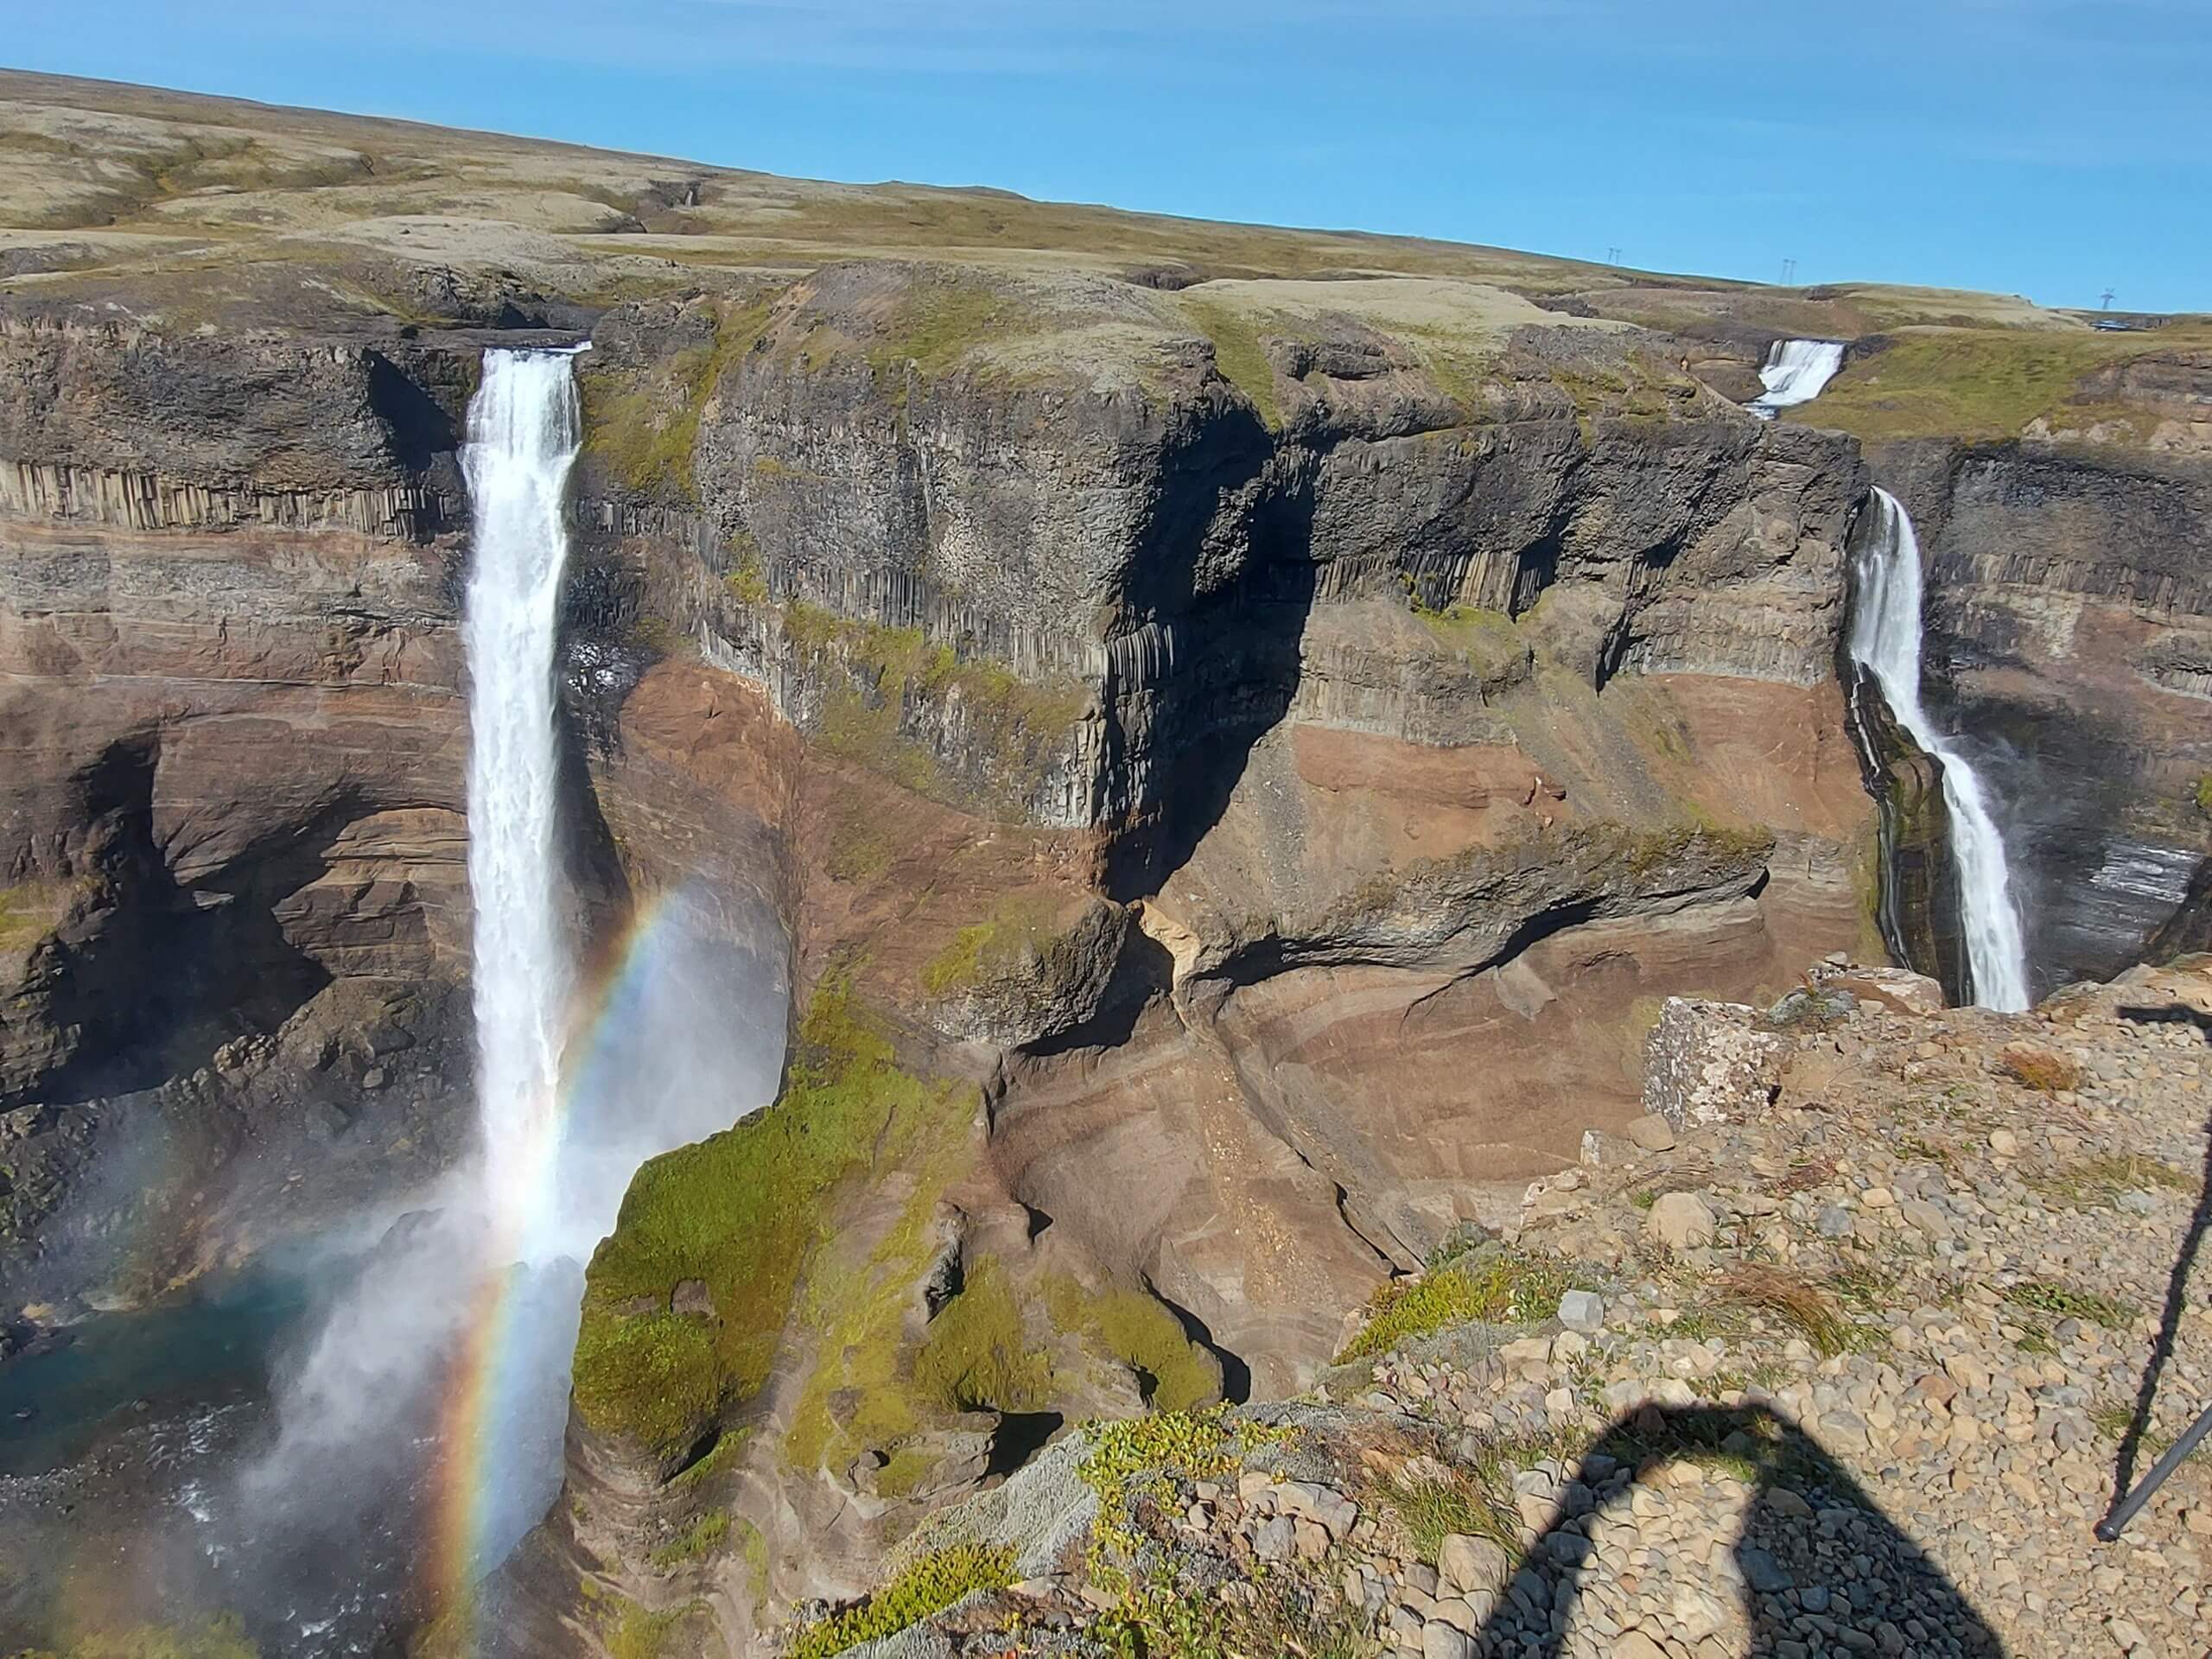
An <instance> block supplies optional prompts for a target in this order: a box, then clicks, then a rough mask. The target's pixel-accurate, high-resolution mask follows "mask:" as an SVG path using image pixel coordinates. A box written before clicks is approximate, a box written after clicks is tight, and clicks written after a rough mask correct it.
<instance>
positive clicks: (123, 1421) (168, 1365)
mask: <svg viewBox="0 0 2212 1659" xmlns="http://www.w3.org/2000/svg"><path fill="white" fill-rule="evenodd" d="M307 1309H308V1292H307V1286H306V1284H305V1282H304V1281H302V1280H300V1279H298V1278H296V1277H293V1276H291V1275H289V1274H278V1273H274V1272H267V1271H263V1272H252V1273H245V1274H236V1275H233V1276H231V1277H228V1278H226V1279H224V1280H222V1281H216V1282H210V1283H208V1284H207V1285H205V1286H203V1287H200V1288H198V1289H196V1290H195V1291H194V1292H193V1293H192V1294H188V1295H186V1296H182V1297H179V1298H176V1299H175V1300H170V1301H166V1302H159V1303H156V1304H155V1305H153V1306H149V1307H144V1308H139V1309H136V1310H133V1311H132V1312H130V1313H103V1314H99V1315H98V1316H96V1317H94V1318H92V1319H87V1320H86V1321H85V1322H84V1323H82V1324H80V1325H72V1326H70V1327H69V1329H68V1331H67V1336H68V1338H69V1340H68V1341H67V1342H66V1343H64V1344H60V1345H58V1346H55V1347H54V1348H52V1349H49V1350H48V1351H44V1352H41V1353H35V1354H29V1355H25V1356H24V1357H22V1358H19V1359H15V1360H11V1361H10V1362H9V1363H6V1364H4V1365H0V1475H37V1474H44V1473H46V1472H47V1471H49V1470H52V1469H55V1468H58V1467H60V1465H63V1464H66V1463H72V1462H74V1461H75V1460H76V1459H79V1458H81V1457H83V1456H84V1455H85V1454H86V1452H89V1451H91V1450H92V1447H93V1446H96V1445H97V1444H98V1443H99V1441H100V1440H102V1439H103V1438H104V1437H105V1435H107V1434H109V1433H112V1432H114V1431H115V1430H117V1429H118V1428H122V1427H128V1426H129V1425H130V1423H132V1422H134V1421H140V1420H141V1419H142V1417H143V1414H144V1413H145V1411H146V1410H149V1409H150V1410H159V1411H162V1412H164V1413H166V1412H168V1411H171V1410H174V1409H175V1408H179V1407H182V1406H190V1405H198V1404H215V1403H219V1402H226V1401H231V1400H238V1399H252V1398H260V1397H264V1396H265V1395H266V1393H267V1391H268V1388H269V1380H270V1366H271V1363H272V1362H273V1359H274V1357H275V1356H276V1354H277V1352H278V1351H280V1350H281V1349H282V1348H283V1345H284V1344H285V1341H286V1339H287V1338H289V1337H290V1336H291V1335H292V1333H293V1332H295V1331H296V1329H297V1327H298V1325H299V1323H300V1320H301V1318H302V1315H303V1314H304V1313H306V1312H307ZM140 1402H145V1404H144V1407H143V1408H142V1406H141V1403H140Z"/></svg>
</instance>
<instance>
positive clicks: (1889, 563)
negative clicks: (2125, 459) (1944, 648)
mask: <svg viewBox="0 0 2212 1659" xmlns="http://www.w3.org/2000/svg"><path fill="white" fill-rule="evenodd" d="M1793 343H1795V342H1793ZM1874 504H1875V514H1876V518H1875V524H1874V533H1873V535H1872V537H1870V538H1869V539H1868V541H1867V543H1866V547H1865V550H1863V551H1862V553H1861V554H1860V556H1859V571H1858V579H1859V591H1858V601H1857V604H1856V606H1855V607H1854V611H1853V618H1852V624H1851V639H1850V645H1849V649H1850V652H1851V659H1852V661H1853V662H1854V663H1857V664H1859V665H1860V666H1861V667H1863V668H1865V669H1866V671H1867V672H1869V673H1870V674H1872V676H1873V677H1874V679H1875V681H1876V683H1878V684H1879V685H1880V687H1881V688H1882V696H1883V697H1884V698H1885V700H1886V701H1887V702H1888V703H1889V705H1890V711H1891V714H1893V715H1895V716H1896V717H1897V723H1898V724H1899V725H1900V726H1902V727H1904V729H1905V730H1906V731H1907V732H1908V733H1910V734H1911V736H1912V741H1914V742H1916V743H1917V744H1918V745H1919V746H1920V747H1922V748H1923V749H1924V750H1926V751H1927V752H1928V753H1930V754H1932V755H1934V756H1935V757H1936V761H1937V763H1938V764H1939V765H1940V766H1941V767H1942V774H1943V801H1944V804H1945V805H1946V806H1948V808H1949V809H1950V821H1951V854H1952V857H1953V859H1954V860H1955V862H1956V863H1957V865H1958V870H1959V887H1960V899H1961V906H1960V907H1961V912H1962V915H1963V921H1964V925H1965V931H1966V948H1967V973H1968V975H1969V976H1971V978H1972V981H1973V984H1972V987H1971V988H1972V991H1973V995H1974V1001H1977V1002H1979V1003H1980V1004H1982V1005H1983V1006H1984V1007H1992V1008H2005V1009H2018V1008H2024V1007H2027V1006H2028V953H2027V946H2026V944H2025V943H2024V939H2023V936H2022V933H2021V929H2020V913H2019V911H2018V909H2017V908H2016V907H2015V906H2014V905H2013V903H2012V892H2011V884H2010V876H2009V873H2008V871H2007V868H2006V866H2005V838H2004V837H2003V836H2001V835H1999V833H1998V829H1997V821H1996V819H1995V818H1994V817H1992V816H1991V813H1990V810H1989V801H1988V795H1987V791H1986V790H1984V788H1983V787H1982V782H1981V778H1980V774H1978V773H1977V772H1975V771H1974V765H1973V763H1972V762H1971V761H1969V760H1967V757H1966V756H1965V755H1964V754H1963V753H1961V752H1960V751H1959V750H1958V748H1957V747H1955V745H1954V744H1953V743H1952V741H1951V740H1950V739H1948V737H1945V736H1944V735H1943V734H1942V733H1940V732H1938V731H1937V730H1936V728H1935V726H1934V724H1933V723H1932V722H1931V721H1929V718H1928V711H1927V710H1926V709H1924V708H1923V706H1922V705H1921V701H1920V650H1921V621H1920V540H1919V537H1916V536H1915V535H1914V534H1913V529H1912V520H1911V519H1910V518H1909V517H1907V516H1906V513H1905V510H1904V507H1903V506H1901V505H1899V504H1898V502H1897V498H1896V497H1895V496H1893V495H1891V493H1889V492H1888V491H1887V490H1883V489H1877V490H1876V491H1875V492H1874Z"/></svg>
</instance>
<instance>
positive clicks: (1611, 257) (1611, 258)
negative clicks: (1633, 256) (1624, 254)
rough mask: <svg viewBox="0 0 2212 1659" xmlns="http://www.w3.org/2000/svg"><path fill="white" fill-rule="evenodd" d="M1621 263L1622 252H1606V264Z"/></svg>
mask: <svg viewBox="0 0 2212 1659" xmlns="http://www.w3.org/2000/svg"><path fill="white" fill-rule="evenodd" d="M1620 262H1621V251H1620V250H1619V249H1618V248H1607V249H1606V250H1605V263H1606V264H1609V265H1618V264H1620Z"/></svg>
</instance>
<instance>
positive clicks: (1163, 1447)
mask: <svg viewBox="0 0 2212 1659" xmlns="http://www.w3.org/2000/svg"><path fill="white" fill-rule="evenodd" d="M1295 1433H1296V1431H1295V1430H1294V1429H1289V1428H1270V1427H1262V1425H1259V1424H1256V1423H1250V1422H1240V1423H1236V1424H1234V1425H1231V1424H1230V1423H1228V1422H1227V1421H1225V1420H1224V1416H1223V1414H1222V1412H1221V1410H1220V1409H1219V1408H1214V1409H1212V1410H1210V1411H1205V1412H1200V1413H1197V1414H1188V1413H1182V1412H1170V1413H1165V1414H1156V1415H1154V1416H1149V1417H1139V1418H1135V1419H1132V1420H1129V1421H1122V1422H1112V1423H1100V1424H1096V1425H1093V1426H1092V1427H1091V1429H1090V1439H1091V1450H1090V1455H1089V1456H1088V1457H1087V1458H1085V1459H1084V1463H1083V1465H1082V1467H1081V1470H1080V1473H1081V1475H1082V1478H1083V1479H1084V1483H1085V1484H1088V1485H1089V1486H1090V1488H1091V1490H1092V1491H1095V1492H1096V1493H1097V1494H1098V1519H1097V1521H1096V1522H1095V1523H1094V1524H1093V1526H1092V1528H1091V1533H1090V1549H1089V1552H1088V1555H1087V1560H1086V1563H1085V1565H1086V1567H1088V1570H1089V1574H1090V1587H1091V1590H1092V1592H1096V1594H1097V1595H1099V1596H1103V1597H1104V1598H1105V1601H1104V1602H1103V1604H1102V1617H1101V1618H1100V1620H1099V1623H1098V1624H1097V1625H1096V1628H1095V1630H1093V1632H1092V1634H1093V1635H1094V1636H1096V1638H1097V1639H1098V1640H1099V1641H1100V1642H1101V1643H1103V1646H1104V1649H1105V1651H1106V1652H1107V1653H1109V1654H1110V1655H1113V1656H1115V1659H1151V1656H1165V1655H1169V1654H1173V1655H1175V1656H1178V1659H1186V1656H1187V1659H1243V1656H1249V1655H1253V1654H1274V1653H1289V1654H1302V1655H1305V1656H1306V1659H1371V1656H1373V1655H1375V1654H1376V1652H1377V1651H1378V1649H1377V1647H1376V1643H1375V1642H1374V1640H1373V1637H1372V1635H1371V1633H1370V1631H1369V1630H1367V1629H1366V1627H1365V1626H1364V1624H1363V1621H1362V1620H1361V1619H1360V1618H1359V1617H1358V1615H1357V1610H1353V1611H1351V1612H1349V1613H1347V1611H1346V1610H1344V1609H1342V1608H1341V1607H1338V1605H1336V1604H1335V1603H1334V1601H1333V1599H1330V1600H1329V1601H1327V1602H1325V1603H1323V1602H1317V1601H1315V1600H1314V1599H1312V1598H1311V1597H1310V1596H1308V1595H1307V1594H1306V1593H1305V1592H1304V1591H1303V1590H1302V1589H1301V1588H1300V1586H1299V1585H1298V1584H1296V1583H1295V1582H1294V1581H1293V1580H1288V1579H1287V1578H1278V1577H1275V1576H1273V1575H1263V1576H1262V1577H1261V1578H1260V1579H1259V1580H1257V1581H1256V1582H1255V1585H1254V1589H1255V1592H1256V1599H1255V1600H1254V1601H1253V1602H1252V1603H1250V1604H1249V1605H1244V1606H1241V1607H1240V1606H1234V1605H1224V1604H1223V1603H1222V1602H1221V1601H1220V1600H1219V1599H1217V1597H1216V1596H1215V1595H1214V1593H1213V1589H1214V1586H1212V1585H1211V1583H1205V1582H1199V1581H1197V1580H1194V1579H1192V1578H1191V1577H1188V1576H1186V1575H1185V1573H1184V1572H1183V1571H1182V1570H1181V1569H1180V1567H1179V1565H1178V1562H1177V1558H1176V1555H1175V1554H1174V1553H1173V1552H1165V1553H1163V1552H1161V1551H1160V1550H1159V1549H1158V1548H1156V1539H1157V1536H1158V1531H1159V1529H1160V1528H1161V1527H1163V1525H1164V1524H1165V1517H1166V1516H1170V1515H1174V1514H1179V1513H1180V1511H1181V1510H1182V1509H1183V1507H1184V1506H1185V1504H1186V1503H1188V1502H1189V1501H1190V1493H1189V1487H1190V1483H1192V1482H1193V1481H1198V1480H1220V1479H1224V1478H1227V1477H1229V1476H1230V1475H1232V1474H1233V1473H1234V1472H1235V1471H1236V1469H1237V1468H1238V1467H1239V1466H1240V1465H1243V1463H1245V1462H1246V1461H1247V1459H1249V1457H1250V1455H1251V1454H1252V1453H1254V1452H1258V1451H1260V1450H1262V1449H1263V1448H1265V1447H1267V1446H1271V1445H1281V1444H1282V1443H1283V1442H1285V1441H1287V1440H1290V1439H1292V1438H1293V1437H1294V1435H1295ZM1163 1567H1164V1568H1165V1570H1161V1569H1162V1568H1163Z"/></svg>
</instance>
